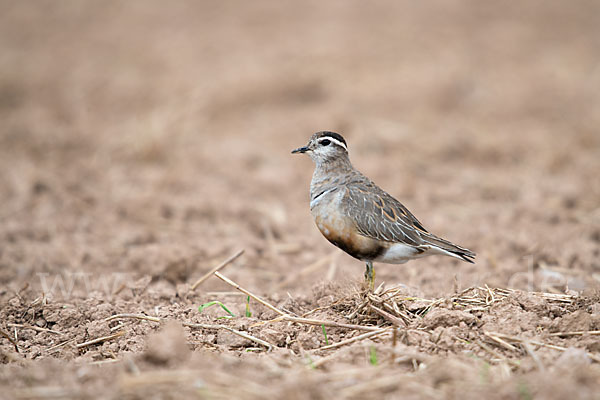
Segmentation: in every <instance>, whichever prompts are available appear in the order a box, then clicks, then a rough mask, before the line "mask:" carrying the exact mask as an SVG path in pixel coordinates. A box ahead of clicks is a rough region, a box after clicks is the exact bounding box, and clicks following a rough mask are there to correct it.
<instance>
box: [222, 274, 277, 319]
mask: <svg viewBox="0 0 600 400" xmlns="http://www.w3.org/2000/svg"><path fill="white" fill-rule="evenodd" d="M214 275H215V276H216V277H217V278H219V279H221V280H222V281H223V282H225V283H227V284H229V285H231V286H233V287H234V288H236V289H237V290H239V291H240V292H242V293H245V294H246V295H248V296H250V297H252V298H253V299H254V300H256V301H258V302H259V303H260V304H262V305H263V306H265V307H267V308H268V309H270V310H272V311H275V312H276V313H277V314H279V315H285V316H287V314H286V313H284V312H283V311H281V310H280V309H278V308H277V307H275V306H273V305H272V304H270V303H268V302H266V301H265V300H263V299H261V298H260V297H258V296H256V295H255V294H253V293H251V292H249V291H247V290H246V289H244V288H243V287H241V286H240V285H238V284H237V283H235V282H234V281H232V280H231V279H229V278H227V277H226V276H225V275H222V274H221V273H219V272H214Z"/></svg>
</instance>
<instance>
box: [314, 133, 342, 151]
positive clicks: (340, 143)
mask: <svg viewBox="0 0 600 400" xmlns="http://www.w3.org/2000/svg"><path fill="white" fill-rule="evenodd" d="M325 139H327V140H330V141H332V142H333V143H335V144H337V145H338V146H340V147H343V148H344V150H346V151H348V148H347V147H346V145H345V144H344V142H340V141H339V140H337V139H336V138H333V137H331V136H323V137H320V138H319V143H321V142H322V141H323V140H325Z"/></svg>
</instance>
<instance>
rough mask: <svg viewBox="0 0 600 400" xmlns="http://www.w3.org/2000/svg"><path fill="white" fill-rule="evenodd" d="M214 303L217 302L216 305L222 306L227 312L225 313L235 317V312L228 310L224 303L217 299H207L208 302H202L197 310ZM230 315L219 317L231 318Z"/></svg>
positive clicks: (202, 309)
mask: <svg viewBox="0 0 600 400" xmlns="http://www.w3.org/2000/svg"><path fill="white" fill-rule="evenodd" d="M215 304H217V305H219V306H221V308H222V309H223V310H225V311H226V312H227V314H229V315H230V316H231V317H235V314H234V313H232V312H231V311H229V309H228V308H227V307H226V306H225V304H223V303H221V302H220V301H218V300H214V301H209V302H208V303H204V304H202V305H201V306H200V307H198V311H200V312H202V311H204V310H205V309H206V308H208V307H212V306H214V305H215ZM230 316H227V317H221V318H231V317H230Z"/></svg>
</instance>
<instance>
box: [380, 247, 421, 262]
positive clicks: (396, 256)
mask: <svg viewBox="0 0 600 400" xmlns="http://www.w3.org/2000/svg"><path fill="white" fill-rule="evenodd" d="M423 256H424V254H423V250H420V249H417V248H415V247H412V246H409V245H406V244H402V243H391V244H390V245H389V247H388V248H387V249H385V250H384V251H383V252H382V253H381V255H379V256H378V257H377V258H376V259H375V260H374V261H378V262H382V263H387V264H404V263H405V262H407V261H409V260H412V259H415V258H420V257H423Z"/></svg>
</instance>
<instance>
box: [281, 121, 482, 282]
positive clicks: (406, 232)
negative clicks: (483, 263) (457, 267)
mask: <svg viewBox="0 0 600 400" xmlns="http://www.w3.org/2000/svg"><path fill="white" fill-rule="evenodd" d="M292 154H307V155H308V156H310V158H311V159H312V161H313V162H314V163H315V169H314V173H313V176H312V180H311V183H310V211H311V214H312V216H313V218H314V221H315V223H316V225H317V227H318V228H319V231H320V232H321V233H322V234H323V236H325V238H326V239H327V240H328V241H329V242H331V243H332V244H334V245H335V246H337V247H338V248H340V249H341V250H343V251H344V252H346V253H348V254H349V255H350V256H352V257H354V258H356V259H358V260H361V261H363V262H365V263H366V270H365V280H366V282H367V285H368V286H369V287H370V290H373V288H374V284H375V271H374V268H373V262H381V263H387V264H403V263H405V262H407V261H409V260H413V259H417V258H421V257H425V256H430V255H445V256H450V257H454V258H457V259H459V260H462V261H466V262H469V263H474V259H475V253H474V252H472V251H471V250H468V249H466V248H464V247H460V246H457V245H455V244H453V243H451V242H450V241H448V240H445V239H442V238H440V237H439V236H436V235H434V234H433V233H430V232H429V231H428V230H427V229H425V227H424V226H423V224H421V222H420V221H419V220H418V219H417V218H416V217H415V216H414V215H413V214H412V213H411V212H410V211H409V210H408V208H406V207H405V206H404V205H403V204H402V203H400V202H399V201H398V200H396V199H395V198H394V197H392V196H391V195H390V194H389V193H387V192H385V191H384V190H383V189H381V188H380V187H379V186H377V185H376V184H375V183H373V181H371V179H369V178H367V177H366V176H365V175H363V174H362V173H361V172H359V171H358V170H357V169H355V168H354V166H353V165H352V163H351V162H350V158H349V155H348V145H347V143H346V140H345V139H344V138H343V137H342V135H340V134H339V133H336V132H330V131H320V132H317V133H315V134H313V135H312V136H311V138H310V140H309V141H308V144H307V145H306V146H302V147H299V148H297V149H294V150H292Z"/></svg>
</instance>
